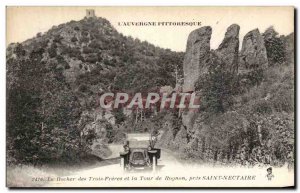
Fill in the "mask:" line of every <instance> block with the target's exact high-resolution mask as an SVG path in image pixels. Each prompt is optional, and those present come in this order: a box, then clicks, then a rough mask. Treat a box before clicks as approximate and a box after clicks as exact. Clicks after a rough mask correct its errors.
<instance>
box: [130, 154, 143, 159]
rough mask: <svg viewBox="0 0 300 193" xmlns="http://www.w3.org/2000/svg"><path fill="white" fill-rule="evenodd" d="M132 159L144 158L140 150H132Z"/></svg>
mask: <svg viewBox="0 0 300 193" xmlns="http://www.w3.org/2000/svg"><path fill="white" fill-rule="evenodd" d="M132 159H133V160H144V155H143V153H142V152H133V154H132Z"/></svg>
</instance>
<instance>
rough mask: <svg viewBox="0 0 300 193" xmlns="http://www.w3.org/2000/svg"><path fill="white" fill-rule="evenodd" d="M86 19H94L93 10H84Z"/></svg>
mask: <svg viewBox="0 0 300 193" xmlns="http://www.w3.org/2000/svg"><path fill="white" fill-rule="evenodd" d="M86 17H87V18H90V17H96V15H95V10H94V9H87V10H86Z"/></svg>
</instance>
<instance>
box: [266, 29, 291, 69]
mask: <svg viewBox="0 0 300 193" xmlns="http://www.w3.org/2000/svg"><path fill="white" fill-rule="evenodd" d="M263 37H264V41H265V46H266V49H267V57H268V61H269V63H270V65H274V64H276V63H278V64H282V63H283V62H285V61H286V58H285V48H284V41H283V39H282V38H280V37H278V33H277V32H276V31H275V30H274V28H273V26H271V27H269V28H268V29H267V30H266V31H265V32H264V33H263Z"/></svg>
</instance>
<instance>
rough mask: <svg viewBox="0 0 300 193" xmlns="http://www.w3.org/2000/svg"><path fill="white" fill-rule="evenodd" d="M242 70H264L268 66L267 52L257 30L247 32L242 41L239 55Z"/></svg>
mask: <svg viewBox="0 0 300 193" xmlns="http://www.w3.org/2000/svg"><path fill="white" fill-rule="evenodd" d="M240 63H241V67H242V68H243V69H253V68H261V67H262V68H265V67H267V66H268V58H267V50H266V47H265V44H264V39H263V37H262V35H261V34H260V32H259V30H258V29H255V30H252V31H250V32H248V33H247V34H246V35H245V37H244V39H243V45H242V50H241V54H240Z"/></svg>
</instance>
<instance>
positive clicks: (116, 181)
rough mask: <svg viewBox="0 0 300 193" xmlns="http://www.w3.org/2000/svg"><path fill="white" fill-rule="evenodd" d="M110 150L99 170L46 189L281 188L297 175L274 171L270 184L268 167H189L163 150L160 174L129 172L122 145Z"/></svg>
mask: <svg viewBox="0 0 300 193" xmlns="http://www.w3.org/2000/svg"><path fill="white" fill-rule="evenodd" d="M110 149H111V151H112V152H113V153H112V155H111V156H110V157H108V158H106V159H105V160H104V161H101V162H99V164H97V165H96V166H95V167H89V168H88V169H85V170H80V171H74V172H73V173H72V174H71V175H68V176H56V177H53V179H52V180H50V181H48V182H47V183H46V184H45V187H153V186H155V187H191V186H195V187H216V186H221V187H226V186H227V187H231V186H240V187H244V186H248V187H251V186H255V187H257V186H259V185H261V187H268V186H270V187H271V186H279V187H280V186H282V185H286V184H291V183H293V179H292V178H293V173H292V172H291V171H288V170H287V168H286V167H282V168H273V173H274V175H275V178H274V179H273V180H272V181H268V180H267V178H266V168H241V167H224V166H223V167H214V166H212V165H199V164H185V163H183V161H180V160H179V159H177V158H176V157H175V156H174V154H173V152H171V151H167V150H162V151H161V158H160V159H159V160H158V167H157V170H156V171H144V170H142V171H139V172H136V171H135V172H126V171H123V170H122V169H121V167H120V158H119V157H118V156H119V152H120V151H122V146H121V145H111V147H110ZM286 176H290V177H289V178H287V177H286Z"/></svg>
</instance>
